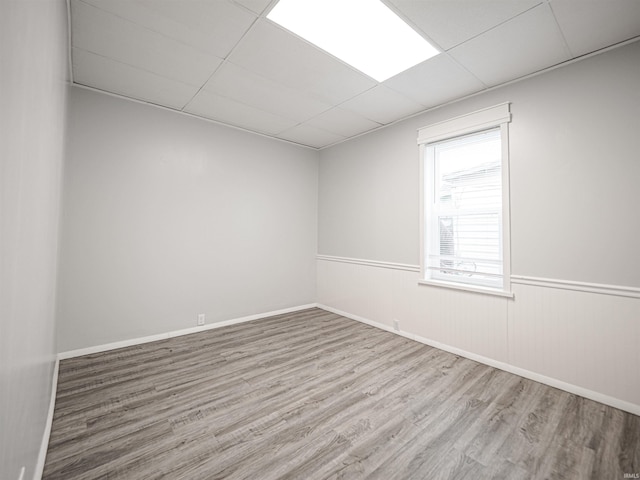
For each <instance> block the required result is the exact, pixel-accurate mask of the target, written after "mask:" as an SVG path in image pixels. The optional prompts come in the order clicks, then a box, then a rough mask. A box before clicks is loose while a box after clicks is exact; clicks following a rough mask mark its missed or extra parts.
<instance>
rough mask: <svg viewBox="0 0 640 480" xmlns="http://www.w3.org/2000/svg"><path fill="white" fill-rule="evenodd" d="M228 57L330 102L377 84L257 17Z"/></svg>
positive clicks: (343, 99) (335, 101)
mask: <svg viewBox="0 0 640 480" xmlns="http://www.w3.org/2000/svg"><path fill="white" fill-rule="evenodd" d="M229 60H230V61H231V62H233V63H235V64H236V65H240V66H242V67H244V68H246V69H248V70H251V71H253V72H255V73H258V74H260V75H262V76H264V77H267V78H270V79H272V80H275V81H278V82H282V83H283V84H284V85H286V86H288V87H290V88H293V89H295V90H299V91H301V92H305V93H307V94H309V95H311V96H313V97H316V98H318V99H319V100H321V101H323V102H327V103H331V104H338V103H341V102H343V101H345V100H347V99H349V98H351V97H353V96H355V95H357V94H359V93H362V92H364V91H365V90H368V89H369V88H371V87H373V86H374V85H376V82H375V81H374V80H372V79H371V78H369V77H367V76H366V75H364V74H361V73H359V72H357V71H356V70H354V69H352V68H351V67H348V66H347V65H345V64H344V63H342V62H341V61H339V60H337V59H335V58H334V57H332V56H330V55H329V54H327V53H325V52H323V51H321V50H319V49H318V48H316V47H314V46H312V45H311V44H309V43H307V42H305V41H303V40H301V39H300V38H298V37H296V36H295V35H293V34H291V33H289V32H287V31H285V30H283V29H281V28H280V27H278V26H276V25H274V24H273V23H271V22H270V21H268V20H258V22H257V24H256V25H255V27H254V28H252V29H251V30H250V31H249V33H248V34H247V36H246V37H245V38H244V39H243V41H242V42H241V43H240V44H239V45H238V47H237V48H236V49H235V50H234V51H233V53H232V54H231V55H230V56H229Z"/></svg>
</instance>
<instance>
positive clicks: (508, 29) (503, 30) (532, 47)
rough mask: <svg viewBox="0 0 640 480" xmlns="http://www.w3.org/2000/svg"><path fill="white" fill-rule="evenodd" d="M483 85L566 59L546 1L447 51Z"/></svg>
mask: <svg viewBox="0 0 640 480" xmlns="http://www.w3.org/2000/svg"><path fill="white" fill-rule="evenodd" d="M448 53H449V54H450V55H451V56H452V57H453V58H454V59H455V60H457V61H458V62H459V63H460V64H462V65H463V66H464V67H465V68H467V69H468V70H469V71H470V72H472V73H473V74H474V75H475V76H476V77H478V78H479V79H480V80H482V81H483V82H484V83H485V84H487V85H497V84H500V83H503V82H506V81H509V80H513V79H516V78H518V77H521V76H524V75H527V74H530V73H533V72H536V71H538V70H542V69H544V68H546V67H550V66H552V65H556V64H558V63H561V62H563V61H566V60H568V59H570V54H569V52H568V49H567V46H566V44H565V42H564V39H563V37H562V34H561V32H560V29H559V28H558V24H557V23H556V20H555V18H554V16H553V13H552V12H551V8H550V7H549V5H548V4H546V3H545V4H542V5H540V6H538V7H536V8H534V9H532V10H529V11H528V12H526V13H524V14H522V15H520V16H518V17H516V18H514V19H512V20H510V21H508V22H506V23H503V24H502V25H500V26H499V27H496V28H494V29H493V30H490V31H488V32H486V33H483V34H482V35H480V36H478V37H476V38H474V39H473V40H469V41H468V42H465V43H463V44H462V45H459V46H457V47H455V48H453V49H452V50H450V51H449V52H448Z"/></svg>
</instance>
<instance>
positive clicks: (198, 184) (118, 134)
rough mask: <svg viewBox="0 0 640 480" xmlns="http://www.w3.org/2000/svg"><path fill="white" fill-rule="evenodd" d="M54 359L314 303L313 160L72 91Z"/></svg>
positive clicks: (230, 132)
mask: <svg viewBox="0 0 640 480" xmlns="http://www.w3.org/2000/svg"><path fill="white" fill-rule="evenodd" d="M69 100H70V103H69V146H68V150H69V155H68V163H67V164H66V169H65V193H64V210H63V212H64V213H63V236H62V256H61V270H60V298H59V305H60V309H59V317H58V318H59V322H58V341H59V350H60V351H68V350H74V349H79V348H85V347H91V346H95V345H102V344H106V343H111V342H116V341H121V340H128V339H133V338H137V337H143V336H149V335H154V334H160V333H164V332H169V331H173V330H180V329H185V328H189V327H195V326H196V318H197V314H199V313H205V314H206V316H207V323H213V322H218V321H223V320H228V319H233V318H238V317H243V316H248V315H252V314H258V313H263V312H269V311H274V310H279V309H284V308H288V307H294V306H298V305H304V304H309V303H313V302H314V301H315V291H316V284H315V281H316V279H315V276H316V271H315V254H316V251H317V180H318V178H317V169H318V157H319V155H318V152H317V151H314V150H310V149H306V148H302V147H297V146H294V145H292V144H287V143H284V142H280V141H275V140H272V139H267V138H264V137H260V136H258V135H254V134H249V133H246V132H243V131H240V130H236V129H232V128H228V127H223V126H220V125H217V124H214V123H211V122H206V121H204V120H201V119H197V118H193V117H189V116H186V115H180V114H176V113H174V112H170V111H167V110H164V109H160V108H156V107H152V106H149V105H143V104H140V103H135V102H131V101H127V100H123V99H119V98H116V97H113V96H108V95H105V94H101V93H96V92H93V91H89V90H86V89H82V88H79V87H72V88H71V89H70V96H69Z"/></svg>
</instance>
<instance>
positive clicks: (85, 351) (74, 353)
mask: <svg viewBox="0 0 640 480" xmlns="http://www.w3.org/2000/svg"><path fill="white" fill-rule="evenodd" d="M317 306H318V305H317V304H315V303H310V304H307V305H299V306H297V307H290V308H284V309H282V310H274V311H271V312H264V313H257V314H255V315H249V316H246V317H240V318H234V319H231V320H224V321H222V322H215V323H210V324H207V325H202V326H199V327H191V328H185V329H182V330H174V331H171V332H166V333H159V334H156V335H149V336H146V337H138V338H132V339H129V340H121V341H119V342H113V343H106V344H104V345H96V346H93V347H87V348H80V349H78V350H69V351H67V352H61V353H59V354H58V359H59V360H65V359H68V358H74V357H81V356H83V355H90V354H93V353H100V352H106V351H109V350H115V349H117V348H123V347H130V346H132V345H141V344H143V343H149V342H156V341H158V340H166V339H168V338H173V337H179V336H181V335H189V334H191V333H198V332H203V331H205V330H212V329H214V328H221V327H226V326H229V325H236V324H238V323H244V322H250V321H252V320H259V319H261V318H265V317H272V316H274V315H282V314H284V313H291V312H297V311H299V310H307V309H309V308H314V307H317Z"/></svg>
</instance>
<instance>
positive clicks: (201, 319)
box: [198, 313, 204, 325]
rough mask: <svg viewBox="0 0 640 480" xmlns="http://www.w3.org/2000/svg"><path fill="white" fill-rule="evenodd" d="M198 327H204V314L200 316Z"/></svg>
mask: <svg viewBox="0 0 640 480" xmlns="http://www.w3.org/2000/svg"><path fill="white" fill-rule="evenodd" d="M198 325H204V313H199V314H198Z"/></svg>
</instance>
